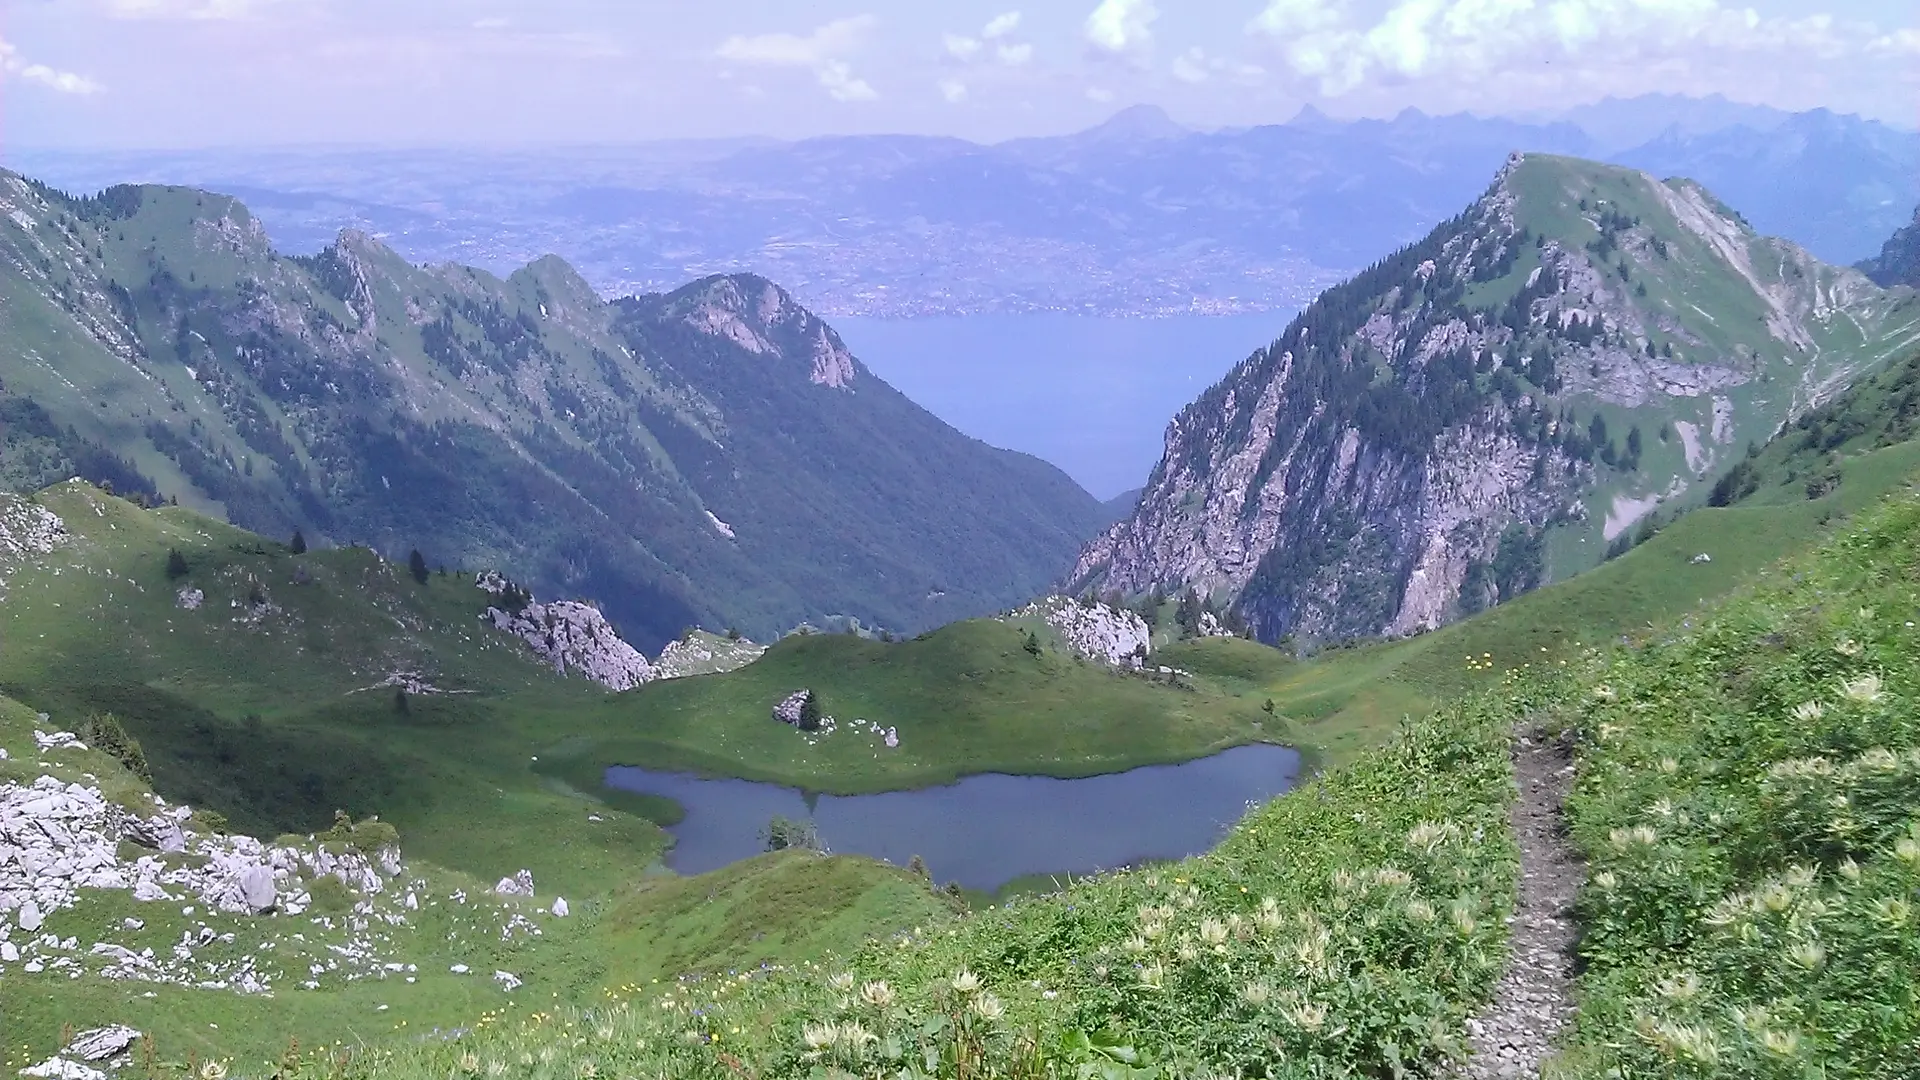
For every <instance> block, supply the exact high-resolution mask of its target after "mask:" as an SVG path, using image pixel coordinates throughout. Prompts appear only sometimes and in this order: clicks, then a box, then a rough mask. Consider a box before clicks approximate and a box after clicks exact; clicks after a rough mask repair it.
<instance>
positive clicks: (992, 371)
mask: <svg viewBox="0 0 1920 1080" xmlns="http://www.w3.org/2000/svg"><path fill="white" fill-rule="evenodd" d="M1292 317H1293V314H1292V313H1291V312H1270V313H1267V314H1262V315H1223V316H1203V315H1190V316H1189V315H1183V316H1178V317H1174V318H1166V319H1116V318H1101V317H1097V316H1090V315H1067V314H1056V313H1051V312H1041V313H1036V314H1030V315H964V316H952V317H947V316H942V317H938V318H928V319H873V318H855V317H849V316H836V317H835V318H834V319H833V326H834V329H836V330H838V331H839V332H840V336H841V337H842V338H843V339H844V340H845V341H846V343H847V347H848V348H849V349H852V350H853V354H854V355H855V356H857V357H859V358H860V360H861V361H862V362H863V363H865V364H866V365H867V366H868V367H869V368H871V369H872V370H873V372H874V374H876V375H879V376H880V377H881V378H883V379H885V380H887V382H889V383H892V384H893V386H894V387H895V388H896V389H898V390H899V391H900V392H901V393H903V394H905V395H907V396H908V397H910V398H912V399H913V400H914V401H915V402H917V403H919V404H920V406H921V407H923V408H925V409H927V410H928V411H929V412H931V413H933V414H934V415H935V416H938V417H939V418H940V419H942V420H945V421H946V422H947V423H949V424H952V425H953V426H954V427H956V428H959V429H960V430H961V431H964V432H966V433H967V434H969V435H971V436H973V437H974V438H976V439H980V440H982V441H985V442H988V443H992V444H993V445H995V446H1004V447H1006V448H1008V449H1011V450H1021V451H1025V452H1026V453H1029V454H1033V455H1034V456H1036V457H1040V458H1044V459H1046V460H1047V461H1050V462H1052V463H1053V464H1055V465H1058V466H1059V467H1060V468H1061V469H1063V470H1065V471H1066V473H1067V475H1069V476H1071V477H1073V478H1074V479H1075V480H1077V481H1079V482H1080V485H1081V486H1082V487H1084V488H1086V489H1087V490H1088V491H1090V492H1092V493H1093V494H1094V495H1096V496H1098V497H1099V498H1102V499H1110V498H1112V497H1114V496H1115V495H1118V494H1120V493H1121V492H1123V491H1128V490H1131V489H1133V488H1137V487H1140V486H1141V485H1142V484H1144V483H1146V480H1147V474H1149V473H1150V472H1152V471H1153V467H1154V465H1155V464H1156V463H1157V462H1158V461H1159V460H1160V453H1161V451H1162V450H1163V449H1164V441H1165V437H1166V430H1167V422H1168V421H1169V420H1172V419H1173V416H1174V414H1175V413H1177V412H1179V411H1180V409H1181V407H1182V406H1184V405H1186V404H1187V403H1188V402H1190V401H1192V400H1193V399H1194V398H1197V397H1199V396H1200V395H1201V394H1202V393H1203V392H1205V390H1206V389H1207V388H1208V387H1210V386H1212V385H1213V384H1214V383H1215V382H1218V381H1219V380H1220V377H1221V376H1223V375H1225V374H1226V373H1227V372H1228V371H1230V370H1232V369H1233V366H1234V365H1235V364H1238V363H1239V362H1240V361H1242V360H1245V359H1246V358H1247V356H1248V355H1249V354H1250V353H1252V352H1253V351H1254V350H1255V349H1259V348H1263V347H1265V346H1266V345H1268V344H1269V343H1271V342H1272V341H1273V339H1274V338H1276V337H1278V336H1279V335H1280V331H1281V330H1283V329H1285V328H1286V324H1287V320H1288V319H1290V318H1292Z"/></svg>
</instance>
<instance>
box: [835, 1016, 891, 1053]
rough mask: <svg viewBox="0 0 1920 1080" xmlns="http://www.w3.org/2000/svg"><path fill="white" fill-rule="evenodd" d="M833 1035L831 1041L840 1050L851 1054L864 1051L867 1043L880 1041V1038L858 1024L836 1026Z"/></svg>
mask: <svg viewBox="0 0 1920 1080" xmlns="http://www.w3.org/2000/svg"><path fill="white" fill-rule="evenodd" d="M833 1034H834V1038H833V1041H834V1042H835V1043H837V1044H838V1045H839V1046H840V1047H841V1048H842V1049H844V1050H847V1051H849V1052H851V1053H853V1054H859V1053H860V1052H861V1051H863V1050H865V1049H866V1048H867V1044H868V1043H876V1042H879V1041H880V1037H879V1036H878V1035H875V1034H874V1033H873V1032H871V1031H868V1030H867V1029H866V1028H863V1027H861V1026H860V1025H859V1024H855V1023H845V1024H839V1025H836V1026H835V1027H834V1030H833Z"/></svg>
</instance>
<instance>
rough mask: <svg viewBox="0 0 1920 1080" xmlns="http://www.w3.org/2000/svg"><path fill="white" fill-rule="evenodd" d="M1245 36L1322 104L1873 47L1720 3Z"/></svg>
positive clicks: (1492, 15)
mask: <svg viewBox="0 0 1920 1080" xmlns="http://www.w3.org/2000/svg"><path fill="white" fill-rule="evenodd" d="M1248 30H1249V32H1250V33H1252V34H1254V35H1255V36H1257V37H1262V38H1266V39H1268V40H1270V42H1271V44H1272V47H1273V48H1274V49H1275V51H1276V52H1277V53H1278V54H1279V56H1280V57H1281V59H1283V60H1284V61H1285V62H1286V65H1287V67H1288V68H1290V69H1291V70H1292V71H1293V72H1294V73H1295V74H1296V75H1298V76H1300V77H1301V78H1303V79H1306V80H1308V81H1309V82H1312V83H1314V84H1316V85H1317V86H1318V88H1319V91H1320V92H1321V93H1322V94H1326V95H1329V96H1338V95H1342V94H1347V93H1350V92H1353V91H1355V90H1359V89H1362V88H1379V87H1381V86H1387V85H1392V84H1396V83H1403V84H1404V83H1417V82H1421V81H1423V80H1428V79H1432V80H1436V81H1440V82H1444V83H1445V84H1446V85H1447V87H1448V88H1449V89H1450V90H1452V91H1458V90H1460V89H1461V88H1462V87H1481V88H1487V89H1492V88H1494V87H1496V86H1497V85H1508V86H1511V84H1512V81H1513V80H1514V79H1515V78H1517V77H1520V76H1521V75H1522V74H1524V77H1525V78H1528V79H1530V80H1536V81H1538V80H1548V81H1552V80H1560V81H1562V82H1564V83H1566V84H1568V85H1572V84H1575V83H1578V84H1579V85H1582V86H1585V87H1588V88H1589V89H1591V88H1593V87H1595V86H1604V87H1607V88H1609V89H1620V90H1623V91H1625V92H1637V91H1638V90H1640V89H1644V87H1643V86H1639V85H1636V80H1640V79H1643V78H1645V77H1646V73H1647V72H1650V71H1653V70H1655V69H1658V70H1659V71H1661V72H1663V73H1665V74H1668V75H1674V74H1676V73H1677V74H1679V75H1686V74H1687V73H1690V72H1694V71H1701V70H1706V69H1709V68H1712V67H1714V66H1715V65H1716V64H1722V63H1725V62H1726V61H1727V60H1728V59H1729V58H1734V57H1740V56H1746V57H1749V58H1752V57H1757V56H1758V55H1760V54H1765V53H1779V54H1781V58H1782V59H1786V58H1788V57H1791V58H1793V59H1794V60H1796V61H1798V62H1801V63H1804V62H1806V61H1808V60H1812V59H1834V58H1837V57H1839V56H1843V55H1846V54H1847V53H1848V52H1850V51H1858V50H1870V49H1872V48H1873V46H1874V44H1875V43H1874V42H1873V41H1871V40H1869V39H1870V38H1871V36H1872V33H1873V32H1872V30H1871V28H1862V27H1858V26H1853V25H1842V24H1839V23H1837V22H1836V21H1835V20H1834V19H1833V18H1832V17H1831V16H1828V15H1811V16H1806V17H1802V18H1797V19H1788V18H1782V17H1763V16H1761V15H1760V14H1759V13H1757V12H1756V11H1754V10H1753V9H1752V8H1730V7H1724V6H1722V4H1721V2H1720V0H1394V2H1393V3H1392V5H1391V6H1390V7H1388V8H1387V9H1386V11H1385V12H1384V13H1382V14H1381V15H1380V16H1379V17H1378V18H1377V19H1371V20H1369V19H1367V18H1364V17H1360V16H1357V15H1356V14H1355V12H1354V10H1353V7H1352V5H1351V4H1350V3H1349V0H1268V2H1267V5H1266V7H1265V8H1263V9H1262V10H1261V11H1260V13H1259V14H1258V15H1256V16H1255V17H1254V18H1253V20H1252V21H1251V22H1250V23H1249V24H1248ZM1909 33H1911V31H1909ZM1916 37H1917V38H1920V35H1916ZM1887 40H1891V39H1890V38H1889V39H1887ZM1548 65H1552V66H1551V67H1548ZM1178 74H1179V73H1178V71H1176V75H1178Z"/></svg>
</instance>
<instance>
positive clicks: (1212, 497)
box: [1073, 155, 1920, 641]
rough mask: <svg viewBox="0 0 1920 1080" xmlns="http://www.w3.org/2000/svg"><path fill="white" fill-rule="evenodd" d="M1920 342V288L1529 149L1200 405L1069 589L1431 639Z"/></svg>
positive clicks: (1712, 209) (1634, 179) (1275, 621)
mask: <svg viewBox="0 0 1920 1080" xmlns="http://www.w3.org/2000/svg"><path fill="white" fill-rule="evenodd" d="M1916 338H1920V299H1917V298H1916V297H1915V296H1914V295H1913V294H1912V293H1910V292H1906V291H1895V292H1884V291H1882V290H1880V289H1879V288H1877V287H1876V286H1874V285H1873V284H1872V283H1870V282H1869V281H1867V280H1866V278H1864V277H1863V276H1861V275H1859V274H1858V273H1857V272H1854V271H1850V270H1842V269H1837V268H1834V267H1830V266H1826V265H1824V264H1821V263H1819V262H1818V261H1817V260H1814V259H1813V258H1811V257H1810V256H1808V255H1807V254H1806V253H1805V252H1804V251H1802V250H1800V249H1799V248H1797V247H1794V246H1793V245H1791V244H1787V243H1784V242H1781V241H1777V240H1771V239H1767V238H1764V237H1760V236H1758V235H1756V234H1754V233H1753V231H1752V230H1751V229H1750V228H1748V227H1747V226H1746V225H1745V224H1744V223H1743V222H1742V221H1740V219H1739V218H1738V215H1736V214H1734V213H1733V212H1732V211H1731V210H1728V209H1727V208H1726V207H1724V206H1722V205H1721V204H1720V203H1718V202H1717V201H1716V200H1714V199H1713V197H1712V196H1711V195H1709V194H1708V193H1706V192H1705V191H1704V190H1702V189H1701V188H1700V187H1698V185H1695V184H1692V183H1690V182H1687V181H1684V180H1675V181H1667V182H1660V181H1656V180H1654V179H1653V178H1651V177H1649V176H1646V175H1644V174H1641V173H1636V172H1632V171H1629V170H1625V169H1619V168H1614V167H1610V166H1603V165H1596V164H1592V163H1588V162H1582V161H1576V160H1574V159H1570V158H1557V157H1550V156H1543V155H1526V156H1519V157H1516V158H1515V159H1514V160H1513V161H1511V162H1510V163H1509V165H1508V166H1507V168H1506V169H1504V170H1503V171H1502V172H1501V174H1500V176H1499V177H1498V178H1497V179H1496V181H1495V183H1494V184H1493V186H1492V187H1491V188H1490V189H1489V190H1488V192H1487V193H1486V195H1485V196H1483V197H1482V198H1481V199H1480V201H1479V202H1477V203H1475V204H1474V205H1473V206H1472V207H1470V208H1469V209H1468V210H1467V211H1466V212H1464V213H1463V214H1461V215H1460V216H1458V217H1456V218H1454V219H1453V220H1451V221H1449V222H1447V223H1445V224H1444V225H1442V226H1441V227H1440V228H1438V229H1436V230H1435V231H1434V232H1433V233H1432V234H1431V235H1430V236H1428V237H1427V238H1426V239H1425V240H1422V241H1421V242H1420V243H1418V244H1415V245H1413V246H1411V247H1408V248H1406V249H1403V250H1402V251H1400V252H1397V253H1395V254H1394V255H1392V256H1390V257H1388V258H1387V259H1384V260H1382V261H1381V262H1379V263H1377V264H1375V265H1374V266H1373V267H1370V268H1369V269H1368V270H1366V271H1365V272H1363V273H1361V274H1360V275H1358V276H1357V277H1355V278H1354V279H1353V280H1351V281H1349V282H1347V283H1346V284H1343V285H1340V286H1338V287H1336V288H1334V289H1332V290H1329V291H1328V292H1327V293H1326V294H1324V295H1323V296H1322V297H1321V298H1320V299H1319V300H1318V301H1317V302H1316V303H1315V304H1314V305H1313V306H1312V307H1310V308H1309V309H1308V310H1307V311H1305V312H1303V313H1302V314H1301V315H1300V316H1299V317H1298V318H1297V319H1296V320H1295V321H1294V322H1293V324H1291V325H1290V326H1289V327H1288V328H1287V330H1286V331H1285V333H1284V334H1283V335H1282V336H1281V338H1280V339H1279V340H1278V341H1276V342H1275V343H1274V344H1273V345H1272V346H1270V347H1269V348H1267V349H1264V350H1261V351H1260V352H1257V353H1255V354H1254V355H1253V356H1252V357H1250V358H1249V359H1248V360H1246V361H1245V362H1243V363H1242V364H1241V365H1240V366H1239V367H1238V368H1236V369H1235V371H1234V372H1232V373H1231V374H1229V375H1228V377H1227V378H1226V379H1224V380H1223V381H1222V382H1221V383H1219V384H1218V385H1216V386H1215V387H1213V388H1212V389H1210V390H1209V391H1208V392H1207V393H1206V394H1205V395H1203V396H1202V397H1201V398H1200V399H1199V400H1198V401H1196V402H1194V403H1193V404H1192V405H1190V406H1188V407H1187V408H1186V409H1185V410H1183V411H1182V412H1181V414H1180V415H1179V417H1177V418H1176V419H1175V421H1174V429H1173V432H1172V434H1171V436H1170V439H1169V448H1168V453H1167V455H1166V456H1165V458H1163V460H1162V462H1161V463H1160V465H1159V466H1158V467H1157V468H1156V470H1155V472H1154V475H1153V477H1152V479H1151V480H1150V482H1149V485H1148V489H1147V492H1146V494H1145V495H1144V496H1143V497H1142V499H1141V502H1140V505H1139V507H1138V508H1137V509H1136V511H1135V513H1134V514H1133V515H1132V516H1131V517H1130V518H1129V519H1128V520H1127V521H1125V522H1122V523H1121V524H1120V525H1118V526H1116V527H1114V528H1113V529H1111V530H1109V532H1108V533H1107V534H1106V535H1105V536H1103V537H1102V538H1100V539H1099V540H1096V541H1095V542H1094V543H1093V544H1091V545H1089V547H1088V548H1087V549H1086V550H1084V551H1083V552H1082V554H1081V557H1080V560H1079V563H1078V565H1077V566H1076V569H1075V574H1074V576H1073V583H1074V585H1075V586H1076V587H1079V586H1088V585H1090V586H1095V587H1099V588H1103V589H1117V590H1120V591H1124V592H1139V591H1144V590H1146V589H1148V588H1150V587H1154V586H1158V587H1161V588H1163V589H1165V590H1167V591H1168V592H1170V593H1172V592H1177V591H1178V590H1179V589H1181V588H1183V587H1187V586H1192V587H1195V588H1197V589H1199V590H1200V591H1201V592H1202V593H1204V594H1208V595H1210V596H1211V597H1212V598H1213V600H1214V601H1215V602H1216V603H1220V604H1228V603H1230V604H1232V605H1233V607H1234V609H1235V610H1236V611H1238V612H1239V613H1240V614H1241V615H1242V616H1244V617H1245V619H1246V620H1247V622H1248V623H1249V624H1250V625H1252V626H1253V627H1254V628H1255V629H1256V631H1257V632H1258V633H1259V634H1260V636H1261V637H1262V638H1263V639H1264V640H1269V641H1272V640H1275V639H1278V638H1280V637H1283V636H1288V635H1294V636H1297V637H1301V638H1305V639H1309V640H1318V641H1327V640H1340V639H1344V638H1348V637H1354V636H1371V635H1375V634H1379V633H1382V632H1385V633H1390V634H1405V633H1409V632H1413V631H1416V630H1420V629H1427V628H1432V627H1434V626H1437V625H1441V624H1443V623H1445V622H1448V621H1451V620H1453V619H1455V618H1458V617H1460V616H1461V615H1463V614H1468V613H1471V612H1473V611H1477V610H1480V609H1482V608H1484V607H1486V606H1488V605H1490V604H1494V603H1498V602H1501V601H1503V600H1506V599H1510V598H1511V597H1512V596H1514V595H1516V594H1517V593H1520V592H1524V591H1526V590H1527V589H1529V588H1532V587H1535V586H1537V585H1538V584H1540V583H1541V582H1543V581H1546V580H1552V579H1559V578H1565V577H1569V576H1571V575H1573V574H1575V573H1578V572H1580V571H1582V570H1585V569H1588V568H1590V567H1592V566H1594V565H1596V564H1597V563H1599V562H1600V561H1601V560H1602V558H1603V557H1604V555H1605V552H1606V549H1607V545H1608V543H1609V541H1611V540H1613V539H1614V538H1615V537H1616V536H1618V535H1620V534H1621V533H1622V532H1624V531H1626V530H1628V529H1630V528H1631V527H1632V526H1633V525H1634V523H1635V522H1637V521H1638V520H1639V519H1640V518H1641V517H1643V516H1644V515H1645V514H1647V513H1648V512H1650V511H1651V510H1652V509H1653V508H1654V507H1656V506H1658V505H1659V504H1660V502H1661V501H1662V500H1668V499H1678V498H1682V497H1684V496H1685V495H1686V494H1687V493H1688V492H1689V491H1690V490H1694V489H1699V488H1703V487H1704V486H1706V485H1705V484H1704V483H1703V482H1704V481H1705V480H1707V479H1708V478H1710V477H1712V476H1713V475H1714V474H1715V473H1716V472H1718V471H1719V470H1720V469H1722V468H1724V467H1725V466H1726V464H1727V463H1729V462H1730V461H1731V460H1732V459H1733V458H1735V457H1736V456H1737V455H1738V454H1739V453H1740V452H1741V449H1742V448H1743V447H1744V446H1745V445H1746V444H1747V443H1748V442H1753V443H1760V442H1764V441H1766V439H1767V438H1768V437H1769V436H1771V435H1772V433H1773V432H1774V431H1775V430H1777V429H1778V427H1779V425H1781V424H1783V423H1786V422H1788V421H1790V420H1792V419H1793V418H1794V417H1796V416H1797V415H1799V414H1800V413H1801V412H1803V411H1805V410H1806V409H1807V408H1809V407H1811V406H1813V405H1815V404H1818V403H1820V402H1822V401H1824V400H1826V399H1827V398H1829V397H1831V396H1832V395H1833V394H1834V393H1836V392H1837V391H1838V390H1839V389H1841V388H1844V386H1845V385H1846V384H1847V383H1848V382H1849V381H1850V380H1852V379H1853V378H1855V377H1857V376H1858V375H1859V374H1860V373H1862V372H1864V371H1870V370H1872V369H1874V368H1876V367H1877V366H1879V365H1881V364H1884V363H1885V362H1887V360H1888V359H1889V358H1891V357H1892V356H1894V355H1896V354H1899V353H1900V352H1901V351H1902V350H1903V349H1905V348H1906V347H1908V346H1910V345H1911V344H1912V343H1913V342H1914V341H1915V340H1916Z"/></svg>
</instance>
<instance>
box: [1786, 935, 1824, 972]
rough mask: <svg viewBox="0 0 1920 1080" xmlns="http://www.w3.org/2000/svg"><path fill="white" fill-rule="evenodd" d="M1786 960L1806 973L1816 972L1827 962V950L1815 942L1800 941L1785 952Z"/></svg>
mask: <svg viewBox="0 0 1920 1080" xmlns="http://www.w3.org/2000/svg"><path fill="white" fill-rule="evenodd" d="M1787 959H1789V960H1791V961H1793V962H1794V964H1795V965H1797V966H1799V967H1803V968H1806V969H1807V970H1808V971H1818V970H1820V967H1821V965H1823V964H1825V963H1826V962H1827V950H1826V949H1824V948H1822V947H1821V945H1820V943H1819V942H1817V941H1802V942H1799V943H1797V944H1795V945H1794V946H1793V947H1792V948H1790V949H1788V950H1787Z"/></svg>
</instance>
